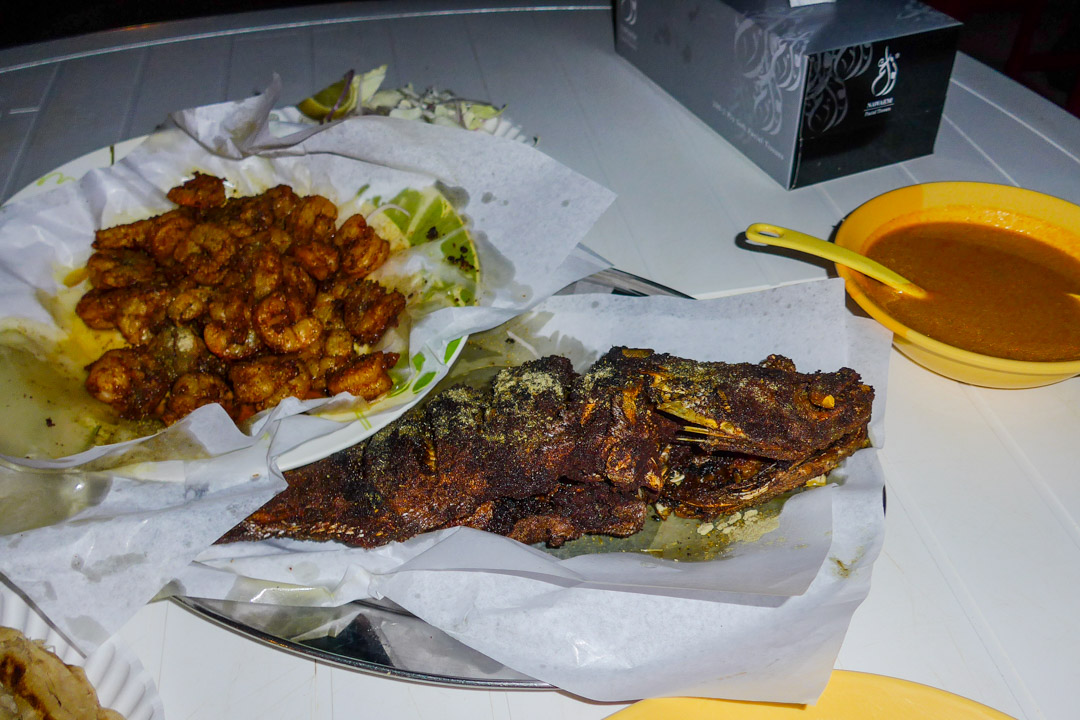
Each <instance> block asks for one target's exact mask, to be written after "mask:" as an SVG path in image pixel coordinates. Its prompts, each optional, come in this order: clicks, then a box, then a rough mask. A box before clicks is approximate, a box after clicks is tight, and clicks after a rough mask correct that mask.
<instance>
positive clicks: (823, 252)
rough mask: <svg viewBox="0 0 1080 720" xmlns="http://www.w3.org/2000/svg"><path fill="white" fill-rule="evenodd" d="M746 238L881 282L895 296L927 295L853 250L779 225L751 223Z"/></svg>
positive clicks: (917, 287) (915, 296) (908, 281)
mask: <svg viewBox="0 0 1080 720" xmlns="http://www.w3.org/2000/svg"><path fill="white" fill-rule="evenodd" d="M746 237H747V238H748V239H750V240H752V241H753V242H758V243H762V244H763V245H775V246H777V247H783V248H790V249H791V250H798V251H799V252H804V253H806V254H807V255H815V256H817V257H820V258H825V259H826V260H832V261H833V262H834V263H837V264H839V265H844V266H846V267H849V268H851V269H852V270H855V271H857V272H861V273H862V274H863V275H866V276H868V277H872V278H874V279H875V280H877V281H879V282H883V283H885V284H886V285H888V286H889V287H891V288H892V289H894V290H896V291H897V292H899V293H902V294H904V295H910V296H911V297H913V298H918V299H920V300H921V299H924V298H926V297H928V295H929V293H927V292H926V291H925V290H923V289H922V288H921V287H919V286H918V285H916V284H915V283H913V282H911V281H910V280H908V279H907V278H905V277H904V276H902V275H899V274H897V273H895V272H893V271H892V270H890V269H889V268H887V267H885V266H884V265H882V264H881V263H879V262H876V261H874V260H871V259H870V258H868V257H866V256H865V255H860V254H859V253H857V252H855V251H853V250H848V249H847V248H843V247H840V246H839V245H835V244H833V243H831V242H826V241H825V240H821V239H818V238H816V237H814V236H812V235H807V234H806V233H801V232H799V231H798V230H791V229H789V228H784V227H780V226H779V225H769V224H768V223H754V224H753V225H751V226H750V227H748V228H746Z"/></svg>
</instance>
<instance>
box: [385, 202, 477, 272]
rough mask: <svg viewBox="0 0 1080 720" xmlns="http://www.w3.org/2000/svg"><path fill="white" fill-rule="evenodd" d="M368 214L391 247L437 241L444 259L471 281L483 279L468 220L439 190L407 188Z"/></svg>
mask: <svg viewBox="0 0 1080 720" xmlns="http://www.w3.org/2000/svg"><path fill="white" fill-rule="evenodd" d="M382 208H383V209H382V210H380V211H378V212H370V213H367V214H368V215H369V222H371V224H372V226H373V227H374V228H375V231H376V232H378V233H379V235H380V236H381V237H383V238H385V239H386V240H387V241H389V242H390V245H391V247H395V248H405V247H414V246H416V245H421V244H423V243H429V242H437V243H439V250H440V252H441V254H442V256H443V258H444V259H445V260H446V261H447V262H448V263H450V264H452V265H454V266H455V267H457V268H458V269H459V270H460V271H461V272H462V273H464V274H465V276H466V277H467V278H469V280H472V281H473V282H475V281H476V280H477V279H478V278H479V276H480V262H479V259H478V258H477V255H476V247H475V246H474V245H473V239H472V235H471V234H470V233H469V229H468V227H466V225H465V221H464V220H463V219H462V218H461V216H460V215H459V214H458V212H457V210H456V209H455V208H454V206H453V204H452V203H451V202H450V201H449V200H447V199H446V197H445V196H444V195H443V194H442V193H441V192H439V190H438V189H437V188H435V187H427V188H424V189H423V190H416V189H414V188H406V189H404V190H402V191H401V192H399V193H398V194H397V195H395V196H394V197H393V198H392V199H391V200H389V201H388V202H386V203H383V204H382Z"/></svg>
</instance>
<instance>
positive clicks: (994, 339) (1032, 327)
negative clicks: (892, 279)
mask: <svg viewBox="0 0 1080 720" xmlns="http://www.w3.org/2000/svg"><path fill="white" fill-rule="evenodd" d="M865 252H866V254H867V255H868V256H870V257H871V258H873V259H875V260H877V261H878V262H880V263H882V264H883V265H885V266H886V267H888V268H891V269H892V270H895V271H896V272H898V273H900V274H901V275H903V276H904V277H906V278H907V279H908V280H911V281H912V282H913V283H915V284H916V285H919V286H920V287H922V288H924V289H925V290H927V291H928V293H929V295H930V297H929V298H927V299H924V300H917V299H914V298H912V297H910V296H903V295H900V294H898V293H896V292H895V291H893V290H891V289H890V288H888V287H886V286H885V285H882V284H881V283H878V282H875V281H873V280H869V279H865V278H860V280H861V282H860V285H861V286H862V287H863V290H864V291H865V292H866V294H867V295H869V296H870V298H871V299H872V300H873V301H874V302H875V303H877V304H878V305H880V306H882V307H883V308H884V309H885V310H886V311H887V312H888V313H889V314H890V315H892V316H893V317H895V318H896V319H897V320H899V321H900V322H902V323H903V324H905V325H907V326H908V327H910V328H911V329H912V330H915V331H917V332H920V333H922V334H924V335H928V336H930V337H932V338H934V339H935V340H940V341H942V342H945V343H948V344H949V345H954V346H956V347H959V348H962V349H964V350H972V351H974V352H978V353H982V354H984V355H993V356H995V357H1001V358H1011V359H1014V360H1038V361H1048V360H1076V359H1080V298H1076V297H1071V296H1070V295H1069V293H1080V260H1078V259H1077V258H1075V257H1073V256H1071V255H1069V254H1067V253H1065V252H1063V251H1061V250H1058V249H1056V248H1054V247H1051V246H1050V245H1047V244H1044V243H1040V242H1038V241H1037V240H1035V239H1033V238H1032V237H1030V236H1028V235H1024V234H1021V233H1018V232H1015V231H1012V230H1008V229H1004V228H1000V227H994V226H990V225H979V224H972V223H963V222H927V223H918V224H914V225H908V226H905V227H900V228H897V229H895V230H891V231H887V232H886V233H884V234H883V235H881V237H879V238H876V239H874V240H872V242H871V243H870V244H869V246H868V248H867V249H866V250H865Z"/></svg>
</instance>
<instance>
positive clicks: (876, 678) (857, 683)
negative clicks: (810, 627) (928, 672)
mask: <svg viewBox="0 0 1080 720" xmlns="http://www.w3.org/2000/svg"><path fill="white" fill-rule="evenodd" d="M688 718H693V719H694V720H709V719H710V718H715V719H716V720H786V719H787V718H791V719H792V720H795V719H796V718H801V719H802V720H815V719H816V720H944V719H946V718H947V719H948V720H1013V718H1012V717H1010V716H1009V715H1006V714H1005V713H1002V712H998V711H997V710H994V709H993V708H989V707H987V706H986V705H982V704H980V703H977V702H975V701H974V700H968V699H967V698H963V697H960V696H959V695H953V694H952V693H947V692H945V691H944V690H938V689H936V688H932V687H929V686H928V685H920V684H919V683H913V682H909V681H907V680H900V679H898V678H892V677H885V676H884V675H870V674H868V673H860V672H850V671H847V670H835V671H833V674H832V677H831V678H830V679H829V685H828V686H827V687H826V688H825V692H823V693H822V694H821V697H820V698H819V699H818V701H817V703H816V704H814V705H784V704H780V703H754V702H740V701H737V700H710V699H706V698H653V699H651V700H642V701H641V702H639V703H635V704H633V705H631V706H630V707H628V708H626V709H625V710H622V711H620V712H617V713H615V714H614V715H612V716H611V717H610V718H609V720H686V719H688Z"/></svg>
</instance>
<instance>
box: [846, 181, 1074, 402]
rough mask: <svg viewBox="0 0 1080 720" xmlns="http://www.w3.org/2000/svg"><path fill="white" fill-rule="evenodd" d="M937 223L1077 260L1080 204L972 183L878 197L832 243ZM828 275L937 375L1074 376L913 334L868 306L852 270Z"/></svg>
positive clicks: (1036, 381) (991, 379)
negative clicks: (1030, 237) (995, 231)
mask: <svg viewBox="0 0 1080 720" xmlns="http://www.w3.org/2000/svg"><path fill="white" fill-rule="evenodd" d="M941 220H948V221H952V222H966V223H972V224H982V225H996V226H1003V227H1012V228H1014V229H1017V230H1020V231H1021V232H1023V231H1024V230H1028V231H1031V232H1032V233H1035V234H1036V235H1037V236H1038V237H1040V239H1041V240H1042V241H1043V242H1047V243H1048V244H1050V245H1052V246H1054V247H1055V248H1057V249H1059V250H1061V251H1063V252H1066V253H1068V254H1069V255H1072V256H1073V257H1075V258H1077V259H1078V260H1080V235H1078V234H1077V229H1078V228H1080V206H1077V205H1074V204H1072V203H1070V202H1066V201H1065V200H1062V199H1060V198H1056V197H1053V196H1050V195H1044V194H1042V193H1038V192H1035V191H1033V190H1024V189H1023V188H1017V187H1012V186H1010V185H994V184H991V183H977V182H936V183H923V184H921V185H911V186H908V187H903V188H900V189H898V190H893V191H892V192H888V193H885V194H884V195H879V196H878V197H876V198H874V199H872V200H869V201H867V202H866V203H863V204H862V205H860V206H859V207H858V208H856V209H855V211H854V212H852V213H851V214H850V215H849V216H848V217H847V218H845V219H844V222H843V223H842V224H841V225H840V229H839V230H837V233H836V244H837V245H839V246H840V247H843V248H847V249H848V250H853V251H855V252H858V253H862V252H864V248H865V246H866V245H867V244H869V242H871V241H873V240H874V239H875V238H877V237H879V236H880V235H882V234H883V233H885V232H889V231H890V230H893V229H895V228H897V227H901V226H905V225H909V224H914V223H921V222H934V221H941ZM836 271H837V273H839V275H840V277H842V278H844V282H845V286H846V288H847V291H848V294H849V295H851V297H852V299H853V300H854V301H855V302H856V303H858V304H859V306H860V307H861V308H862V309H863V310H865V311H866V312H867V313H868V314H869V315H870V317H872V318H874V319H875V320H877V321H878V322H880V323H881V324H882V325H884V326H885V327H887V328H888V329H889V330H891V331H892V332H893V342H894V344H895V345H896V347H897V349H898V350H900V352H902V353H904V354H905V355H907V356H908V357H910V358H911V359H912V360H914V361H915V362H917V363H919V364H920V365H922V366H924V367H926V368H929V369H930V370H933V371H934V372H937V373H939V374H941V375H944V376H946V377H950V378H952V379H954V380H959V381H961V382H966V383H970V384H972V385H982V386H985V387H996V388H1028V387H1039V386H1041V385H1050V384H1052V383H1056V382H1060V381H1062V380H1065V379H1067V378H1070V377H1073V376H1074V375H1080V360H1069V361H1063V362H1028V361H1024V360H1009V359H1006V358H997V357H991V356H989V355H981V354H979V353H974V352H970V351H968V350H961V349H960V348H957V347H953V346H952V345H947V344H945V343H943V342H940V341H938V340H934V339H933V338H930V337H927V336H926V335H923V334H922V333H918V332H915V331H914V330H912V329H911V328H909V327H907V326H906V325H904V324H903V323H901V322H899V321H898V320H896V319H895V318H893V317H891V316H890V315H889V314H888V313H886V312H885V310H884V309H883V308H882V307H880V306H879V305H877V304H876V303H874V301H873V300H871V299H870V298H869V297H868V296H867V295H866V294H865V293H864V292H863V291H862V288H860V287H859V283H858V281H857V280H856V279H855V273H854V272H853V271H852V270H850V269H848V268H846V267H843V266H841V265H837V267H836Z"/></svg>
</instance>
